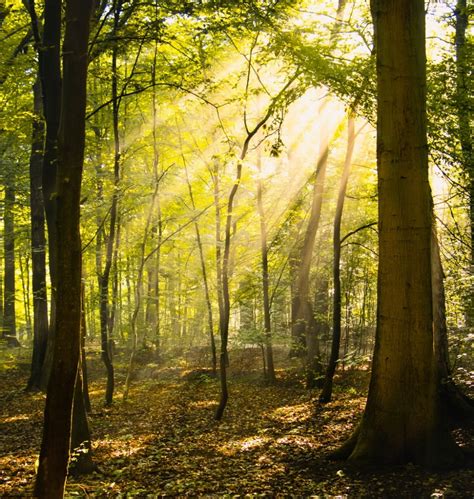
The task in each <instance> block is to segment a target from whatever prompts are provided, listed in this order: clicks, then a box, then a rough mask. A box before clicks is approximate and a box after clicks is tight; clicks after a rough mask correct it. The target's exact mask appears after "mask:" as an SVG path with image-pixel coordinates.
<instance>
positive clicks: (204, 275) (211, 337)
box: [183, 157, 217, 374]
mask: <svg viewBox="0 0 474 499" xmlns="http://www.w3.org/2000/svg"><path fill="white" fill-rule="evenodd" d="M183 161H184V168H185V172H186V182H187V184H188V191H189V198H190V199H191V206H192V208H193V210H196V203H195V201H194V194H193V189H192V186H191V182H190V181H189V175H188V169H187V166H186V161H185V158H184V157H183ZM194 229H195V231H196V242H197V245H198V249H199V259H200V261H201V272H202V280H203V283H204V295H205V300H206V307H207V321H208V322H207V323H208V327H209V340H210V345H211V359H212V372H213V373H214V374H215V373H216V371H217V351H216V341H215V338H214V319H213V315H212V303H211V295H210V292H209V282H208V279H207V268H206V259H205V257H204V248H203V246H202V240H201V232H200V230H199V224H198V222H195V223H194Z"/></svg>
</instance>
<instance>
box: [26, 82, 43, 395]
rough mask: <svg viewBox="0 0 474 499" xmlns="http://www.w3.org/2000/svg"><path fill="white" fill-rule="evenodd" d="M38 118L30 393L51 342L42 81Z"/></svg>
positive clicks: (33, 185)
mask: <svg viewBox="0 0 474 499" xmlns="http://www.w3.org/2000/svg"><path fill="white" fill-rule="evenodd" d="M33 96H34V119H33V131H32V142H31V155H30V213H31V261H32V270H33V283H32V284H33V357H32V360H31V374H30V378H29V380H28V385H27V389H28V390H39V389H40V388H41V372H42V369H43V362H44V357H45V354H46V345H47V339H48V301H47V294H46V238H45V215H44V203H43V191H42V188H41V178H42V170H43V142H44V125H43V122H42V120H41V117H40V115H41V88H40V82H39V80H37V81H36V83H35V84H34V86H33Z"/></svg>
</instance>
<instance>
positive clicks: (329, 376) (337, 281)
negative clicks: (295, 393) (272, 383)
mask: <svg viewBox="0 0 474 499" xmlns="http://www.w3.org/2000/svg"><path fill="white" fill-rule="evenodd" d="M354 141H355V130H354V117H353V116H352V115H351V114H349V118H348V126H347V150H346V157H345V161H344V169H343V172H342V177H341V184H340V186H339V195H338V198H337V206H336V214H335V217H334V232H333V251H334V257H333V258H334V261H333V280H334V295H333V320H332V344H331V354H330V356H329V362H328V367H327V370H326V376H325V378H324V385H323V390H322V392H321V395H320V397H319V401H320V402H329V401H330V400H331V395H332V383H333V379H334V373H335V372H336V367H337V361H338V359H339V348H340V344H341V268H340V267H341V222H342V211H343V209H344V201H345V197H346V190H347V182H348V180H349V173H350V168H351V163H352V153H353V151H354Z"/></svg>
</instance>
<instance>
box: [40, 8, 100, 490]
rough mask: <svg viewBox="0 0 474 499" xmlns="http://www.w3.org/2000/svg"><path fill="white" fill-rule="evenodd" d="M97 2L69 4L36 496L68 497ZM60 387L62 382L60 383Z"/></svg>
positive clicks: (65, 36) (64, 53) (78, 343)
mask: <svg viewBox="0 0 474 499" xmlns="http://www.w3.org/2000/svg"><path fill="white" fill-rule="evenodd" d="M91 8H92V0H68V1H67V2H66V12H65V20H66V22H65V26H66V28H65V35H64V43H63V51H62V52H63V76H64V82H63V89H62V95H61V102H62V106H61V107H62V113H61V125H60V129H59V136H58V144H59V149H58V151H59V154H58V159H59V161H58V182H57V196H56V202H57V208H58V209H57V229H58V230H57V236H58V237H57V267H56V271H57V277H58V279H57V286H58V289H57V310H56V321H55V342H54V355H53V363H52V370H51V376H50V379H49V383H48V391H47V396H46V406H45V413H44V427H43V438H42V443H41V451H40V457H39V465H38V474H37V477H36V483H35V490H34V493H35V495H36V496H38V497H41V498H48V499H56V498H62V497H63V495H64V486H65V482H66V474H67V466H68V461H69V448H70V439H71V413H72V403H73V396H74V388H75V382H76V377H77V368H78V361H79V351H80V329H81V239H80V232H79V217H80V191H81V179H82V167H83V161H84V145H85V107H86V79H87V43H88V36H89V19H90V14H91ZM59 381H60V382H59Z"/></svg>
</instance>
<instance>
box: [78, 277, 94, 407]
mask: <svg viewBox="0 0 474 499" xmlns="http://www.w3.org/2000/svg"><path fill="white" fill-rule="evenodd" d="M81 297H82V302H81V357H80V358H81V371H82V372H81V375H82V394H83V396H84V406H85V409H86V412H88V413H90V412H92V407H91V399H90V396H89V376H88V372H87V359H86V336H87V328H86V288H85V285H84V280H83V281H82V287H81Z"/></svg>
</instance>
